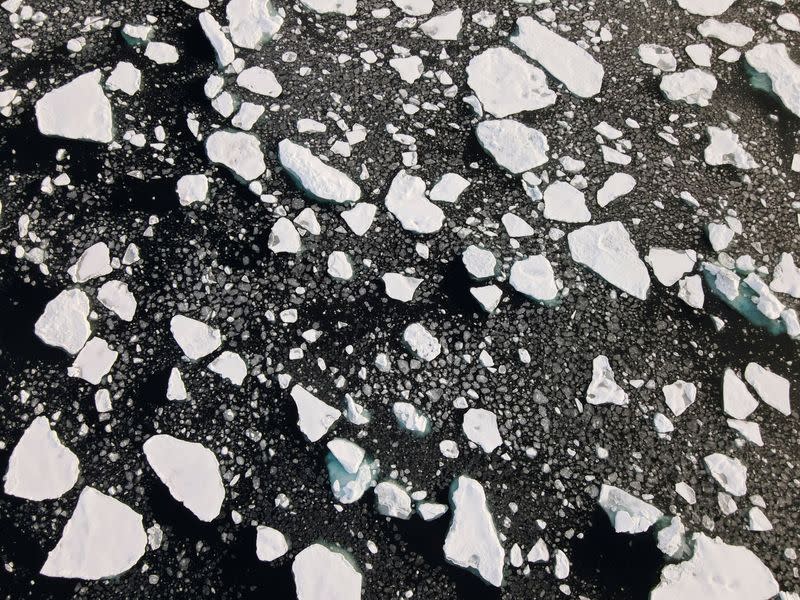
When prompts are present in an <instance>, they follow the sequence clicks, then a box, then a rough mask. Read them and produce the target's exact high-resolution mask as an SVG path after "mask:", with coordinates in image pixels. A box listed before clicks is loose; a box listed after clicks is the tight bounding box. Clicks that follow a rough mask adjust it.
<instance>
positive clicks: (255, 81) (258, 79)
mask: <svg viewBox="0 0 800 600" xmlns="http://www.w3.org/2000/svg"><path fill="white" fill-rule="evenodd" d="M236 85H238V86H239V87H242V88H244V89H246V90H249V91H251V92H253V93H254V94H259V95H261V96H268V97H270V98H277V97H278V96H280V95H281V92H282V91H283V88H282V87H281V84H280V83H278V80H277V78H276V77H275V74H274V73H273V72H272V71H270V70H269V69H265V68H263V67H248V68H246V69H244V70H243V71H242V72H241V73H239V75H238V76H237V77H236Z"/></svg>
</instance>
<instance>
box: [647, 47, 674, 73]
mask: <svg viewBox="0 0 800 600" xmlns="http://www.w3.org/2000/svg"><path fill="white" fill-rule="evenodd" d="M638 52H639V60H641V61H642V62H643V63H644V64H646V65H650V66H651V67H655V68H656V69H658V70H659V71H664V72H665V73H671V72H672V71H674V70H675V69H676V67H677V62H676V61H675V55H673V54H672V50H670V49H669V48H667V47H666V46H661V45H659V44H640V45H639V49H638Z"/></svg>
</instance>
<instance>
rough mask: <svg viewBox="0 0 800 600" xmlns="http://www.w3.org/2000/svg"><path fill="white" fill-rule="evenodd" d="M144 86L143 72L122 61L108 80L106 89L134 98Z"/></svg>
mask: <svg viewBox="0 0 800 600" xmlns="http://www.w3.org/2000/svg"><path fill="white" fill-rule="evenodd" d="M141 85H142V72H141V71H140V70H139V69H137V68H136V67H134V66H133V64H131V63H129V62H127V61H120V62H118V63H117V66H116V67H114V70H113V71H111V75H109V76H108V79H106V88H107V89H109V90H111V91H116V90H120V91H122V92H125V93H126V94H128V96H133V95H134V94H135V93H136V92H138V91H139V88H140V87H141Z"/></svg>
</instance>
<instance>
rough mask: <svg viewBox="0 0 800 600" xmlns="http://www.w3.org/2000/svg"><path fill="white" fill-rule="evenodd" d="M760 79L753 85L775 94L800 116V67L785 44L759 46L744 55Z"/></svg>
mask: <svg viewBox="0 0 800 600" xmlns="http://www.w3.org/2000/svg"><path fill="white" fill-rule="evenodd" d="M744 58H745V60H746V61H747V64H748V65H749V67H750V68H751V69H753V70H754V71H755V72H756V73H757V74H758V77H757V78H754V79H753V80H752V83H753V85H755V86H756V87H758V88H761V89H767V90H768V91H771V92H773V93H774V94H775V95H776V96H778V98H780V99H781V102H783V104H784V106H786V108H788V109H789V110H790V111H792V112H793V113H794V114H795V115H797V116H800V65H798V64H797V63H796V62H794V61H793V60H792V59H791V57H790V56H789V52H788V50H787V49H786V46H785V45H784V44H758V45H757V46H754V47H753V48H751V49H750V50H748V51H747V52H745V54H744Z"/></svg>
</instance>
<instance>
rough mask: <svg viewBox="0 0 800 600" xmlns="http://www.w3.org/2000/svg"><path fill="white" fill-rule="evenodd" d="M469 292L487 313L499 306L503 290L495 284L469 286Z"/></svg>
mask: <svg viewBox="0 0 800 600" xmlns="http://www.w3.org/2000/svg"><path fill="white" fill-rule="evenodd" d="M469 293H470V294H472V296H473V298H475V299H476V300H477V301H478V302H479V303H480V305H481V308H483V310H485V311H486V312H487V313H493V312H494V311H495V310H496V309H497V307H498V306H499V304H500V300H501V299H502V298H503V290H501V289H500V288H499V287H497V286H496V285H485V286H483V287H474V288H470V289H469Z"/></svg>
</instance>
